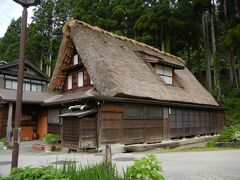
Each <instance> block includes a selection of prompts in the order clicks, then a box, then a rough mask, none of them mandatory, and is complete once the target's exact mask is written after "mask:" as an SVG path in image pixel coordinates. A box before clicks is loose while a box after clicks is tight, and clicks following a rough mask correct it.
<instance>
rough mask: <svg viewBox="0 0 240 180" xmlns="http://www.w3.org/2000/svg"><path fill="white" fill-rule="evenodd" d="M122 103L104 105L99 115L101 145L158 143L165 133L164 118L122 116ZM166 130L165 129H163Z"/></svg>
mask: <svg viewBox="0 0 240 180" xmlns="http://www.w3.org/2000/svg"><path fill="white" fill-rule="evenodd" d="M123 111H124V104H123V103H104V104H103V105H102V107H101V113H100V119H101V123H100V129H101V133H100V141H101V143H103V144H105V143H122V144H134V143H144V142H145V143H153V142H160V141H161V140H162V139H163V137H164V135H163V132H164V130H165V132H168V131H167V128H168V127H167V125H168V124H167V123H164V118H159V119H156V118H155V119H154V118H152V119H151V118H148V119H145V118H143V119H141V118H126V117H124V116H123ZM165 128H166V129H165Z"/></svg>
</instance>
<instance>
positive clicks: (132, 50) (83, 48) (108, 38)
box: [49, 20, 218, 106]
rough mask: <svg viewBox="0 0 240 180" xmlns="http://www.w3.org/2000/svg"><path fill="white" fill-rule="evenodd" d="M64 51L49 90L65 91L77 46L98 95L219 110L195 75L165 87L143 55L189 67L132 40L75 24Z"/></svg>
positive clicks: (179, 75)
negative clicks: (64, 68)
mask: <svg viewBox="0 0 240 180" xmlns="http://www.w3.org/2000/svg"><path fill="white" fill-rule="evenodd" d="M63 32H64V38H63V41H62V44H61V47H60V51H59V57H58V61H57V65H56V67H55V70H54V73H53V77H52V80H51V82H50V85H49V90H56V89H61V87H62V84H63V83H64V82H65V80H66V74H64V73H63V72H62V71H61V69H62V68H63V67H64V66H67V64H68V63H69V62H70V61H71V57H72V53H73V50H72V49H73V48H72V47H73V46H75V48H76V50H77V52H78V54H79V56H80V58H81V60H82V62H83V64H84V66H85V67H86V68H87V71H88V73H89V75H90V77H91V79H92V81H93V83H94V86H95V88H96V90H97V92H98V93H99V94H101V95H104V96H110V97H114V96H133V97H140V98H150V99H156V100H164V101H176V102H186V103H197V104H206V105H214V106H218V104H217V102H216V101H215V99H214V98H213V97H212V96H211V95H210V94H209V93H208V92H207V91H206V90H205V89H204V88H203V87H202V85H201V84H200V83H199V82H198V81H197V80H196V79H195V77H194V76H193V75H192V74H191V72H190V71H189V70H188V69H187V68H186V67H185V68H184V69H180V70H175V71H174V73H175V75H176V79H177V81H178V83H179V84H180V86H174V85H167V84H165V83H164V82H163V81H162V79H161V78H160V76H158V75H157V74H156V73H155V71H154V70H153V69H152V68H151V67H150V66H149V64H148V63H147V62H146V60H145V59H143V58H142V57H141V56H140V55H139V52H144V53H146V54H150V55H152V56H156V57H158V58H160V59H162V60H163V61H166V62H169V63H172V64H176V65H178V66H185V65H184V61H183V60H182V59H180V58H178V57H176V56H173V55H171V54H168V53H164V52H162V51H160V50H158V49H156V48H153V47H151V46H148V45H146V44H143V43H140V42H137V41H135V40H132V39H128V38H125V37H121V36H117V35H114V34H112V33H109V32H107V31H104V30H102V29H100V28H98V27H93V26H90V25H89V24H86V23H84V22H80V21H75V20H71V21H69V22H67V23H66V24H65V26H64V28H63Z"/></svg>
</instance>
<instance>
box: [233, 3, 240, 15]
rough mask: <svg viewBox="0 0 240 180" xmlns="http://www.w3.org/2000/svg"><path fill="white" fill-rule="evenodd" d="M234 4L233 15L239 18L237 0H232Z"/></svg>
mask: <svg viewBox="0 0 240 180" xmlns="http://www.w3.org/2000/svg"><path fill="white" fill-rule="evenodd" d="M234 4H235V6H234V7H235V11H236V13H235V16H236V18H238V19H239V18H240V12H239V7H238V0H234Z"/></svg>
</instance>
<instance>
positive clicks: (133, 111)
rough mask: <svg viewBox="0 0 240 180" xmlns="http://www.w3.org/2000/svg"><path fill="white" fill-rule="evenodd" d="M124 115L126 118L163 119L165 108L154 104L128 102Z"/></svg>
mask: <svg viewBox="0 0 240 180" xmlns="http://www.w3.org/2000/svg"><path fill="white" fill-rule="evenodd" d="M123 116H124V118H139V119H140V118H141V119H156V118H157V119H161V118H163V109H162V107H160V106H154V105H152V106H151V105H144V104H126V105H124V112H123Z"/></svg>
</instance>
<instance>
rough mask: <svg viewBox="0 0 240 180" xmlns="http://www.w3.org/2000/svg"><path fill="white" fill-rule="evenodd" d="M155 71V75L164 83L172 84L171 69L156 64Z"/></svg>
mask: <svg viewBox="0 0 240 180" xmlns="http://www.w3.org/2000/svg"><path fill="white" fill-rule="evenodd" d="M155 70H156V73H157V74H159V75H160V76H161V78H162V79H163V80H164V81H165V83H166V84H173V79H172V77H173V69H172V68H171V67H168V66H163V65H159V64H156V65H155Z"/></svg>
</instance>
